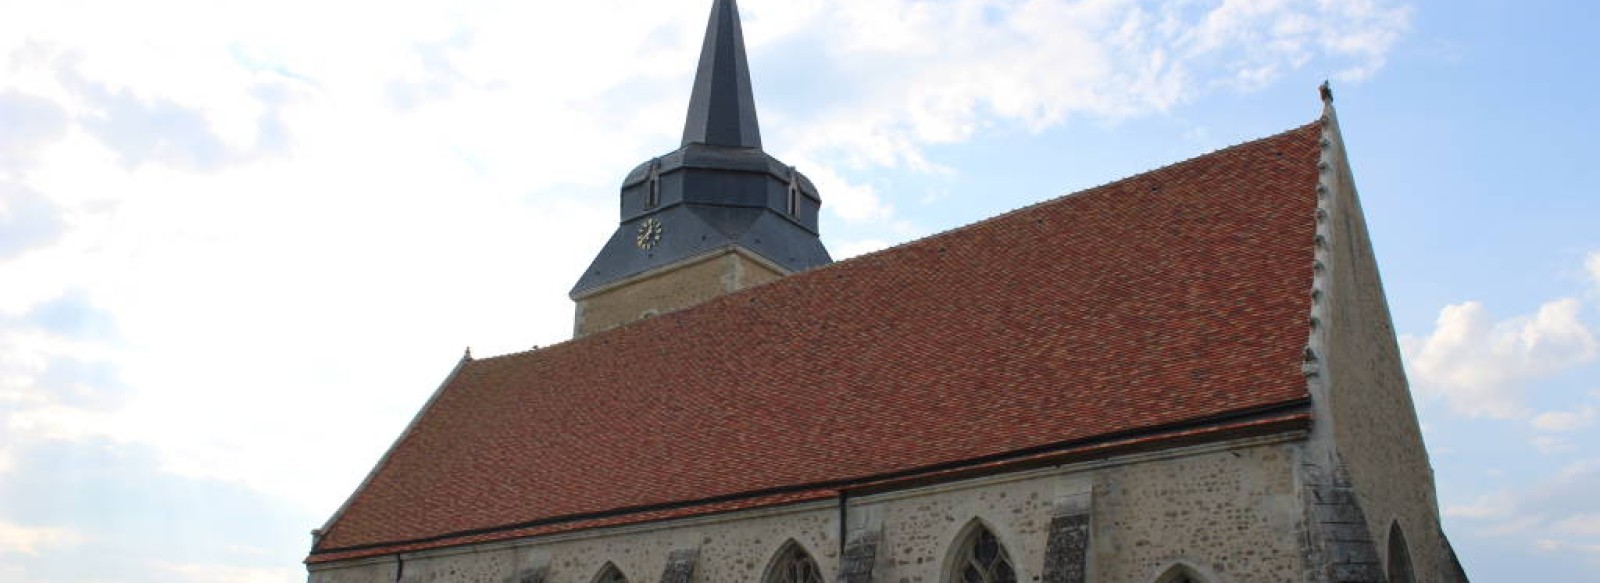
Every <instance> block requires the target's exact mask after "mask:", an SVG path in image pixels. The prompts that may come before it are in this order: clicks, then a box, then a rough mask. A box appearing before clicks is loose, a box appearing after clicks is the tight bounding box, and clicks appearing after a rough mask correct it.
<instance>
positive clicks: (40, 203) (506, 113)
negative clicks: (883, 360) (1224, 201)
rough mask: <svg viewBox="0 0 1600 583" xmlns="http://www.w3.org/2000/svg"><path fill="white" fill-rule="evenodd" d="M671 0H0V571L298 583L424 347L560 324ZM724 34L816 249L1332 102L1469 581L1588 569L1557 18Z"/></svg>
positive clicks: (1575, 141) (1148, 19)
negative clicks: (794, 169)
mask: <svg viewBox="0 0 1600 583" xmlns="http://www.w3.org/2000/svg"><path fill="white" fill-rule="evenodd" d="M709 4H710V3H709V1H708V0H652V1H648V2H644V1H626V2H624V1H620V0H587V1H585V2H563V3H531V2H449V3H443V2H430V3H409V2H358V1H341V2H327V1H326V0H321V1H316V2H312V1H309V0H279V1H275V2H237V1H235V2H227V1H218V0H205V1H199V0H196V1H176V0H160V1H145V2H134V3H130V2H110V1H107V2H90V1H83V2H67V1H62V2H39V1H34V0H0V14H3V15H4V18H0V580H5V581H113V580H114V581H294V580H302V579H303V578H304V570H303V568H302V567H301V566H300V565H299V563H298V562H299V560H300V559H301V558H302V557H303V555H304V552H305V550H306V549H307V547H308V545H309V541H310V538H309V535H308V534H307V533H308V531H309V530H310V529H311V528H313V527H316V526H319V525H320V524H321V523H322V521H323V520H325V519H326V517H327V516H328V515H329V514H331V512H332V511H333V510H334V509H335V508H336V507H337V506H338V505H339V503H340V502H342V500H343V498H344V497H345V496H346V495H347V494H348V493H349V492H350V490H351V489H353V488H354V486H355V485H356V484H357V483H358V482H359V481H360V479H361V478H362V476H363V475H364V474H365V472H366V471H367V470H368V469H369V468H370V467H371V464H372V463H374V462H375V461H376V460H377V458H378V456H379V455H381V453H382V451H383V450H384V449H385V448H386V447H387V446H388V444H389V442H390V441H391V440H392V439H393V438H394V436H395V435H397V434H398V432H399V431H400V430H401V428H402V427H403V426H404V425H405V423H406V422H407V421H408V420H409V419H410V417H411V415H412V414H413V413H414V412H415V411H416V409H417V408H418V407H420V406H421V404H422V403H423V401H424V400H425V399H426V398H427V396H428V395H429V394H430V393H431V392H432V391H433V389H434V388H435V386H436V384H437V383H438V382H439V381H440V380H441V379H442V378H443V377H444V375H445V373H446V372H448V370H449V369H450V368H451V366H452V365H453V364H454V362H455V361H456V360H457V359H458V358H459V357H460V354H461V351H462V349H463V348H464V347H466V346H468V345H470V346H472V348H473V351H474V353H475V354H478V355H491V354H499V353H504V352H512V351H519V350H524V349H526V348H529V347H531V346H533V345H536V344H538V345H543V344H551V343H555V342H559V341H562V340H564V339H565V338H567V337H568V336H569V332H570V327H571V316H572V314H571V304H570V302H569V301H568V300H567V299H566V291H567V290H568V288H569V287H570V286H571V285H572V283H573V282H574V281H575V280H576V277H577V275H578V273H579V271H580V270H581V269H582V268H583V267H584V265H586V264H587V262H588V261H589V260H590V259H591V258H592V256H593V253H594V252H595V251H597V250H598V249H599V247H600V244H601V243H602V242H603V240H604V239H605V238H606V236H607V235H609V233H610V232H611V229H612V228H613V225H614V222H615V220H616V198H615V197H616V189H617V185H618V184H619V182H620V180H621V178H622V176H623V174H624V173H625V172H626V171H627V170H628V169H630V168H632V167H633V166H634V165H635V164H637V163H638V162H640V161H642V160H645V159H647V158H649V157H651V156H654V155H658V154H661V153H664V152H666V151H669V150H671V149H673V148H675V147H676V145H677V141H678V135H679V133H680V132H681V130H682V123H683V112H684V108H685V106H686V105H687V101H688V94H689V85H690V79H691V77H692V74H693V66H694V64H695V57H696V53H697V51H698V49H699V41H700V37H701V35H702V33H703V31H704V27H705V16H706V13H707V9H708V8H709ZM741 9H742V11H743V13H744V18H745V32H746V36H747V41H748V47H749V53H750V58H751V61H752V69H753V76H754V81H755V86H756V99H757V103H758V104H759V110H760V115H761V121H762V126H763V129H764V130H765V136H764V138H765V144H766V146H767V149H768V151H769V152H771V153H773V154H774V155H776V156H778V157H780V158H781V159H784V160H786V161H788V162H789V163H792V164H796V165H798V166H799V167H800V168H801V169H802V170H803V171H805V172H806V173H807V174H808V175H810V176H811V177H812V178H813V179H815V181H816V182H817V184H818V186H819V187H820V188H821V190H822V193H823V197H824V201H825V209H826V211H825V213H824V217H823V232H824V240H825V241H826V242H827V244H828V245H829V246H830V248H831V249H832V250H833V251H834V254H835V255H836V256H850V255H854V254H859V253H862V252H867V251H871V250H875V249H879V248H882V247H885V246H887V245H891V244H895V243H899V242H903V241H907V240H910V239H914V238H917V237H921V236H925V235H928V234H931V233H935V232H938V231H941V230H945V229H949V228H952V227H956V226H960V225H963V224H966V223H970V222H973V221H976V220H979V219H982V218H985V217H988V216H991V215H994V214H997V213H999V212H1003V211H1006V210H1009V209H1012V208H1016V207H1019V206H1023V205H1026V204H1031V203H1034V202H1037V201H1040V200H1044V199H1047V198H1050V197H1053V196H1056V195H1059V194H1063V193H1067V192H1072V191H1076V190H1079V189H1082V188H1085V187H1089V186H1093V185H1096V184H1100V183H1104V182H1107V181H1111V180H1114V179H1117V178H1120V177H1124V176H1127V175H1130V174H1134V173H1137V172H1140V171H1143V170H1147V169H1151V168H1154V167H1156V166H1160V165H1164V164H1167V163H1171V162H1175V161H1178V160H1182V159H1185V158H1189V157H1192V156H1195V155H1198V154H1201V153H1204V152H1207V151H1211V150H1214V149H1217V148H1221V147H1225V146H1227V145H1230V144H1234V143H1237V142H1241V141H1246V140H1249V139H1254V138H1257V137H1262V136H1266V135H1270V134H1273V133H1277V132H1279V131H1282V130H1285V129H1288V128H1291V127H1295V126H1298V125H1301V124H1304V123H1307V122H1309V121H1311V120H1313V119H1314V118H1315V117H1316V116H1317V115H1318V113H1319V111H1320V103H1319V102H1318V100H1317V98H1316V91H1315V87H1316V85H1317V84H1318V83H1320V82H1321V81H1322V80H1323V79H1325V78H1331V79H1333V80H1334V83H1335V88H1336V91H1337V94H1338V99H1339V101H1338V106H1339V110H1340V116H1341V121H1342V122H1343V124H1344V128H1345V132H1346V140H1347V142H1348V143H1349V145H1350V148H1351V150H1352V152H1351V154H1352V158H1353V163H1354V165H1355V169H1356V176H1357V182H1358V184H1359V185H1360V187H1361V190H1362V194H1363V196H1364V204H1365V207H1366V211H1367V213H1368V215H1369V220H1370V222H1371V227H1372V230H1373V232H1374V238H1375V243H1376V246H1377V252H1378V255H1379V258H1380V260H1381V262H1382V267H1383V269H1384V277H1385V284H1386V285H1387V287H1388V292H1389V296H1390V301H1391V304H1392V308H1393V311H1394V316H1395V320H1396V325H1397V328H1398V330H1399V331H1400V332H1401V334H1402V339H1401V340H1402V345H1403V346H1404V348H1405V351H1406V354H1407V362H1408V367H1409V370H1410V374H1411V379H1412V382H1413V385H1414V390H1415V392H1416V395H1417V397H1418V402H1419V406H1420V409H1421V411H1420V413H1421V416H1422V420H1423V423H1424V427H1425V431H1426V434H1427V439H1428V445H1429V447H1430V450H1431V453H1432V456H1433V462H1434V466H1435V469H1436V472H1437V479H1438V481H1439V494H1440V500H1441V504H1442V506H1443V512H1444V515H1445V524H1446V528H1447V531H1448V533H1449V534H1450V536H1451V537H1452V540H1453V541H1454V543H1455V545H1456V548H1457V549H1458V551H1459V552H1460V554H1461V556H1462V559H1463V562H1464V563H1465V564H1466V567H1467V568H1468V571H1469V573H1470V574H1471V575H1473V576H1474V577H1475V578H1478V579H1480V580H1486V581H1493V580H1511V579H1513V578H1519V579H1522V580H1563V579H1565V580H1581V579H1583V578H1585V577H1586V576H1588V575H1590V574H1592V573H1593V572H1594V569H1595V568H1596V567H1600V497H1596V496H1594V495H1593V493H1594V492H1600V449H1597V448H1596V447H1595V446H1596V444H1600V427H1597V424H1596V422H1597V420H1600V419H1597V417H1600V413H1597V411H1600V374H1597V373H1600V366H1597V365H1596V360H1597V358H1600V340H1597V334H1600V333H1597V328H1600V315H1597V314H1600V309H1597V308H1600V228H1597V227H1596V225H1600V202H1597V201H1600V197H1597V196H1596V193H1595V192H1594V189H1595V186H1594V185H1595V184H1597V183H1600V180H1597V179H1600V165H1597V164H1595V162H1594V160H1593V155H1594V154H1595V153H1596V148H1595V147H1594V145H1593V140H1592V136H1594V135H1596V134H1597V131H1600V127H1597V126H1600V122H1597V121H1596V119H1597V116H1595V115H1594V107H1593V105H1592V93H1593V89H1595V85H1596V83H1595V80H1594V78H1593V75H1592V74H1591V73H1589V72H1590V71H1592V70H1593V65H1592V63H1590V62H1589V59H1588V57H1590V56H1592V55H1594V54H1600V47H1597V46H1596V45H1597V43H1596V42H1595V40H1594V39H1593V35H1592V31H1593V30H1595V29H1597V28H1600V17H1597V16H1596V10H1595V9H1594V8H1593V7H1592V6H1589V5H1588V4H1586V3H1583V2H1579V1H1576V0H1574V1H1570V2H1558V1H1555V0H1549V1H1539V2H1508V1H1501V2H1479V1H1463V2H1457V1H1452V2H1442V1H1439V2H1432V1H1425V0H1415V1H1402V0H1253V1H1248V0H1222V1H1219V0H1183V1H1171V2H1155V1H1149V2H1138V1H1134V0H1081V1H1065V0H949V1H940V2H929V1H910V0H745V1H744V2H742V3H741Z"/></svg>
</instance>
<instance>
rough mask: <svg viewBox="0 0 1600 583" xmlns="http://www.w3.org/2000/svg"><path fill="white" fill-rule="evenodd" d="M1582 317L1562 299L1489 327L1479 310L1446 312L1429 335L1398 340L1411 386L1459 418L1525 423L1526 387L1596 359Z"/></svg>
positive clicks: (1595, 345) (1597, 347) (1596, 346)
mask: <svg viewBox="0 0 1600 583" xmlns="http://www.w3.org/2000/svg"><path fill="white" fill-rule="evenodd" d="M1581 311H1582V304H1581V303H1579V302H1578V301H1577V300H1575V299H1561V300H1555V301H1551V302H1548V303H1545V304H1544V305H1542V306H1540V307H1539V311H1538V312H1537V313H1536V314H1534V315H1532V316H1523V317H1516V318H1511V319H1507V320H1503V321H1499V322H1496V321H1493V319H1492V318H1491V316H1490V315H1489V314H1488V312H1487V310H1485V309H1484V307H1483V305H1482V304H1480V303H1478V302H1466V303H1462V304H1456V305H1452V306H1447V307H1445V308H1444V309H1443V310H1441V311H1440V313H1439V319H1438V321H1437V322H1436V324H1435V327H1434V330H1433V332H1432V333H1430V334H1428V335H1427V336H1424V337H1420V338H1419V337H1415V336H1410V335H1407V336H1404V337H1402V338H1401V346H1402V348H1403V349H1404V351H1405V354H1406V361H1407V364H1408V365H1409V368H1410V376H1411V380H1412V383H1413V384H1414V385H1415V386H1416V387H1417V389H1418V390H1419V391H1420V392H1421V393H1422V394H1424V395H1427V396H1434V397H1442V398H1443V399H1444V400H1445V402H1446V403H1448V404H1449V405H1450V407H1451V409H1453V410H1455V411H1456V412H1459V413H1462V414H1465V415H1471V416H1488V417H1499V418H1511V417H1520V416H1524V415H1526V414H1528V411H1527V406H1526V404H1525V403H1524V394H1525V393H1526V392H1527V390H1528V387H1527V383H1528V382H1529V381H1532V380H1535V379H1538V378H1542V377H1545V376H1548V375H1551V374H1555V373H1558V372H1561V371H1563V370H1566V369H1569V368H1571V367H1573V366H1577V365H1580V364H1585V363H1588V362H1591V361H1593V360H1594V359H1595V357H1596V356H1597V354H1600V342H1597V341H1596V339H1595V335H1594V333H1593V332H1592V331H1591V330H1590V329H1589V327H1588V326H1587V325H1586V324H1585V323H1584V322H1583V321H1582V320H1581V319H1580V318H1579V314H1580V312H1581Z"/></svg>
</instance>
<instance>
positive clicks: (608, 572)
mask: <svg viewBox="0 0 1600 583" xmlns="http://www.w3.org/2000/svg"><path fill="white" fill-rule="evenodd" d="M594 583H628V578H627V577H624V576H622V569H618V568H617V566H616V565H615V564H612V563H606V566H604V567H601V568H600V575H598V576H596V577H595V578H594Z"/></svg>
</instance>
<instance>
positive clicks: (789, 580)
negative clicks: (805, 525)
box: [766, 540, 824, 583]
mask: <svg viewBox="0 0 1600 583" xmlns="http://www.w3.org/2000/svg"><path fill="white" fill-rule="evenodd" d="M766 583H824V581H823V579H822V569H820V568H818V567H817V562H816V561H815V560H813V559H812V558H811V554H810V553H807V552H806V550H805V549H804V548H802V547H801V546H800V544H799V543H796V542H794V541H792V540H791V541H789V542H788V543H785V544H784V545H783V548H782V549H781V550H779V551H778V555H777V556H776V557H773V559H772V565H771V566H769V567H767V577H766Z"/></svg>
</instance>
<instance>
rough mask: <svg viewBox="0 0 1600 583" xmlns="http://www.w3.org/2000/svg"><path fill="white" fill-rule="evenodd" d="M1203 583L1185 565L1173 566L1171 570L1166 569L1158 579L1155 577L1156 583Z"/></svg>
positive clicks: (1203, 580)
mask: <svg viewBox="0 0 1600 583" xmlns="http://www.w3.org/2000/svg"><path fill="white" fill-rule="evenodd" d="M1204 582H1205V579H1202V578H1201V577H1200V576H1199V575H1197V574H1195V572H1194V569H1190V568H1189V567H1188V566H1185V565H1173V566H1172V568H1170V569H1167V570H1166V572H1165V573H1162V574H1161V576H1160V577H1156V583H1204Z"/></svg>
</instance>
